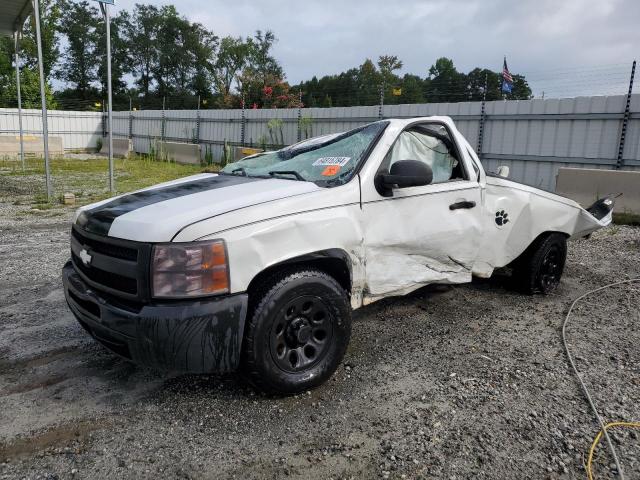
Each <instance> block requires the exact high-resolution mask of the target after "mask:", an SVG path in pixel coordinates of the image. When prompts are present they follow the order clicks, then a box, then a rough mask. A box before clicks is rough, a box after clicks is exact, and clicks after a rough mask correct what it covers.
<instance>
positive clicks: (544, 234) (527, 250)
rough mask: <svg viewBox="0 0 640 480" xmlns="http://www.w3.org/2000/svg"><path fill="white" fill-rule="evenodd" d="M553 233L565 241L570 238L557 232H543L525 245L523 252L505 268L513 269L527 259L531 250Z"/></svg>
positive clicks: (563, 233)
mask: <svg viewBox="0 0 640 480" xmlns="http://www.w3.org/2000/svg"><path fill="white" fill-rule="evenodd" d="M554 233H558V234H560V235H562V236H563V237H565V239H568V238H569V237H570V235H567V234H566V233H565V232H559V231H557V230H547V231H545V232H542V233H541V234H540V235H538V236H537V237H536V238H534V239H533V241H532V242H531V243H530V244H529V245H527V248H525V249H524V251H523V252H522V253H521V254H520V255H518V256H517V257H516V258H514V259H513V260H512V261H511V263H509V265H507V267H514V266H516V265H517V264H518V262H520V261H522V259H523V258H527V256H528V255H530V254H531V252H532V251H533V250H535V249H536V248H537V247H538V245H539V244H540V242H541V241H542V240H543V239H544V238H546V237H548V236H549V235H551V234H554Z"/></svg>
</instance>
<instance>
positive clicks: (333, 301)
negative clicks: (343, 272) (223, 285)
mask: <svg viewBox="0 0 640 480" xmlns="http://www.w3.org/2000/svg"><path fill="white" fill-rule="evenodd" d="M255 294H256V295H258V296H259V298H257V299H256V302H255V303H254V304H255V305H256V306H255V308H254V309H253V314H252V316H251V318H250V321H249V324H248V327H247V331H246V336H245V348H244V351H243V370H244V373H245V375H246V376H247V377H248V379H249V381H250V382H251V383H252V384H253V385H255V386H256V387H257V388H259V389H260V390H262V391H264V392H265V393H268V394H294V393H298V392H302V391H305V390H308V389H311V388H314V387H317V386H318V385H320V384H322V383H323V382H325V381H326V380H327V379H328V378H329V377H331V375H332V374H333V373H334V372H335V370H336V368H338V365H339V364H340V362H341V360H342V358H343V356H344V353H345V351H346V349H347V345H348V343H349V338H350V335H351V307H350V305H349V300H348V297H347V293H346V292H345V291H344V289H343V288H342V287H341V286H340V285H339V284H338V282H337V281H336V280H335V279H333V278H332V277H331V276H329V275H327V274H326V273H324V272H321V271H318V270H311V269H295V270H289V271H285V272H282V273H280V274H277V275H276V276H275V277H272V278H271V279H270V280H267V281H266V282H265V283H264V284H263V285H262V286H261V287H259V288H258V289H257V292H256V293H255Z"/></svg>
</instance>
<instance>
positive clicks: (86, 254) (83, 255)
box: [79, 248, 92, 267]
mask: <svg viewBox="0 0 640 480" xmlns="http://www.w3.org/2000/svg"><path fill="white" fill-rule="evenodd" d="M79 256H80V260H82V263H84V264H85V265H86V266H87V267H88V266H89V264H90V263H91V258H92V257H91V255H89V252H87V250H86V249H84V248H83V249H82V250H80V254H79Z"/></svg>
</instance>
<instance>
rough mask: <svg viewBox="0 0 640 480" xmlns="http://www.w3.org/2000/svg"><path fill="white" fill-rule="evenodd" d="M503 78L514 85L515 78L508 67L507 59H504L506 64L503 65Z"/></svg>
mask: <svg viewBox="0 0 640 480" xmlns="http://www.w3.org/2000/svg"><path fill="white" fill-rule="evenodd" d="M502 78H503V80H504V81H505V82H507V83H513V77H512V76H511V73H510V72H509V68H508V67H507V57H504V64H503V65H502Z"/></svg>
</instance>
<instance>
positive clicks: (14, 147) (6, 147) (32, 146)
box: [0, 135, 64, 158]
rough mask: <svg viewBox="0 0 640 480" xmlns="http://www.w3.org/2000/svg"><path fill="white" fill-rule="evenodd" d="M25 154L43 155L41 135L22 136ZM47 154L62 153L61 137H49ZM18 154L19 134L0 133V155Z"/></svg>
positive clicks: (15, 155)
mask: <svg viewBox="0 0 640 480" xmlns="http://www.w3.org/2000/svg"><path fill="white" fill-rule="evenodd" d="M23 145H24V154H25V156H30V157H34V156H42V155H44V143H43V141H42V137H37V136H35V135H25V136H24V137H23ZM49 155H51V156H59V155H64V147H63V145H62V137H51V136H50V137H49ZM19 156H20V136H19V135H15V136H14V135H11V136H8V135H0V157H16V158H17V157H19Z"/></svg>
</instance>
